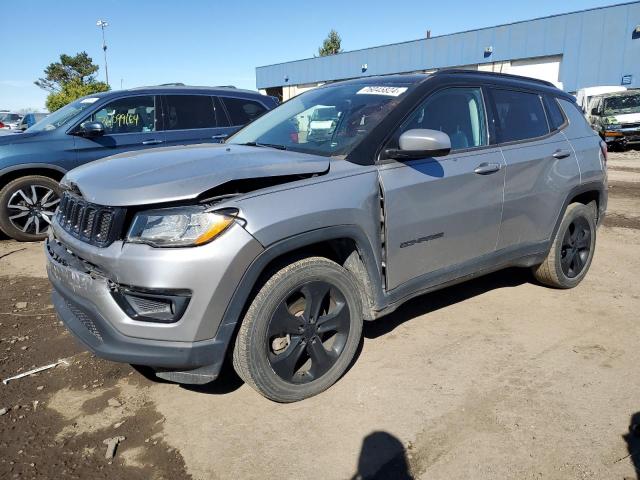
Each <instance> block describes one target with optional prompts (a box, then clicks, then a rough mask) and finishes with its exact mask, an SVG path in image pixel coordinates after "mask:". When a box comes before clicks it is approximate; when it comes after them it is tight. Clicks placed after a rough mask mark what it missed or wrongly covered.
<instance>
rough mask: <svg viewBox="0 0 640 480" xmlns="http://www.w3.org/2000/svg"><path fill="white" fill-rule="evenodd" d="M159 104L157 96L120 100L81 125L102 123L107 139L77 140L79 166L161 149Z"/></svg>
mask: <svg viewBox="0 0 640 480" xmlns="http://www.w3.org/2000/svg"><path fill="white" fill-rule="evenodd" d="M157 104H158V105H159V100H158V99H157V97H155V96H154V95H135V96H131V97H125V98H118V99H117V100H113V101H112V102H109V103H107V104H105V105H104V106H102V107H101V108H99V109H98V110H96V111H94V112H93V113H92V114H91V115H89V116H88V117H87V118H85V119H84V120H83V121H82V122H81V124H82V123H84V122H87V121H92V122H102V124H103V125H104V135H102V136H99V137H90V138H86V137H80V136H77V135H76V136H75V137H74V138H75V140H74V141H75V150H76V154H77V157H76V158H77V164H78V165H82V164H84V163H87V162H91V161H93V160H97V159H99V158H103V157H107V156H110V155H115V154H118V153H123V152H128V151H133V150H140V149H144V148H152V147H154V146H162V144H163V143H164V137H163V134H162V132H161V131H159V130H160V128H159V125H160V124H159V122H158V118H159V114H158V110H159V108H156V105H157Z"/></svg>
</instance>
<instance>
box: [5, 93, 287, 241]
mask: <svg viewBox="0 0 640 480" xmlns="http://www.w3.org/2000/svg"><path fill="white" fill-rule="evenodd" d="M276 105H277V101H276V100H275V99H274V98H273V97H268V96H265V95H260V94H258V93H257V92H252V91H248V90H239V89H235V88H230V87H222V88H220V87H217V88H212V87H211V88H210V87H187V86H182V85H181V86H176V85H172V86H157V87H142V88H135V89H131V90H121V91H113V92H105V93H98V94H95V95H91V96H88V97H84V98H81V99H79V100H76V101H75V102H73V103H70V104H69V105H66V106H65V107H63V108H61V109H60V110H57V111H55V112H53V113H51V114H50V115H48V116H47V117H45V118H44V119H42V120H41V121H39V122H37V123H36V124H35V125H33V126H32V127H30V128H28V129H27V130H25V132H24V133H22V134H20V135H7V136H3V137H0V230H2V231H4V233H5V234H6V235H8V236H10V237H12V238H15V239H16V240H23V241H33V240H42V239H43V238H45V236H46V232H47V230H48V227H49V225H50V223H51V218H52V216H53V213H54V211H55V209H56V206H57V205H58V203H59V201H60V199H59V195H60V188H59V185H58V181H59V180H60V179H61V178H62V177H63V175H64V174H65V173H66V172H67V171H68V170H71V169H72V168H75V167H77V166H79V165H82V164H85V163H87V162H91V161H93V160H97V159H99V158H103V157H107V156H109V155H115V154H118V153H123V152H128V151H131V150H142V149H147V148H152V147H158V146H165V147H170V146H175V145H188V144H193V143H215V142H220V141H221V140H222V139H224V138H226V137H227V136H229V135H230V134H232V133H234V132H235V131H236V130H238V129H239V128H240V127H242V126H243V125H245V124H247V123H249V122H250V121H252V120H254V119H255V118H257V117H259V116H260V115H262V114H263V113H264V112H266V111H267V110H270V109H272V108H274V107H275V106H276Z"/></svg>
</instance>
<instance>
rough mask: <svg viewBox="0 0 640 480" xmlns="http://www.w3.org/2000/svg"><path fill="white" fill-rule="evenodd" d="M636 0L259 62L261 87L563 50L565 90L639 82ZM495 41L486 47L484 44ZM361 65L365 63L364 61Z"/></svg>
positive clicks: (639, 12) (639, 13) (638, 3)
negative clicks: (326, 53) (325, 53)
mask: <svg viewBox="0 0 640 480" xmlns="http://www.w3.org/2000/svg"><path fill="white" fill-rule="evenodd" d="M637 25H640V1H634V2H628V3H621V4H616V5H611V6H606V7H597V8H592V9H589V10H582V11H578V12H571V13H564V14H558V15H552V16H548V17H542V18H536V19H532V20H524V21H518V22H514V23H509V24H504V25H498V26H494V27H485V28H479V29H476V30H468V31H464V32H459V33H451V34H446V35H440V36H434V37H431V38H422V39H418V40H411V41H406V42H401V43H393V44H388V45H381V46H376V47H370V48H364V49H359V50H353V51H349V52H343V53H339V54H336V55H331V56H326V57H315V58H306V59H302V60H295V61H291V62H284V63H277V64H273V65H266V66H261V67H257V68H256V85H257V87H258V88H268V87H279V86H286V85H304V84H309V83H311V84H313V83H317V82H326V81H335V80H343V79H348V78H355V77H361V76H373V75H388V74H393V73H402V72H413V71H419V70H433V69H440V68H447V67H453V66H464V65H474V64H491V63H493V62H501V61H508V60H513V59H526V58H535V57H547V56H556V55H562V56H563V60H562V64H561V69H560V77H561V78H560V80H561V81H562V82H563V84H564V88H565V90H569V91H571V90H576V89H577V88H580V87H583V86H589V85H610V84H612V85H619V84H620V83H621V75H632V79H633V80H632V85H638V86H640V38H638V37H639V36H638V35H635V34H634V33H633V32H634V29H635V27H636V26H637ZM487 47H492V52H491V53H490V54H489V55H487V54H486V53H485V49H486V48H487ZM364 65H366V67H367V68H366V69H365V70H364V71H363V68H362V67H363V66H364Z"/></svg>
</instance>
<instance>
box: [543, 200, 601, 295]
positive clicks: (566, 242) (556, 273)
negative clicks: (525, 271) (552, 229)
mask: <svg viewBox="0 0 640 480" xmlns="http://www.w3.org/2000/svg"><path fill="white" fill-rule="evenodd" d="M595 247H596V207H595V203H592V204H589V205H584V204H582V203H572V204H571V205H569V206H568V207H567V211H566V212H565V214H564V217H563V218H562V222H561V223H560V227H559V228H558V231H557V232H556V236H555V238H554V240H553V244H552V245H551V249H550V250H549V253H548V254H547V258H545V260H544V262H542V263H541V264H540V265H538V266H537V267H534V269H533V274H534V276H535V278H536V279H537V280H538V281H539V282H540V283H543V284H545V285H548V286H550V287H555V288H573V287H575V286H576V285H578V284H579V283H580V282H581V281H582V279H583V278H584V277H585V276H586V274H587V272H588V271H589V267H590V266H591V261H592V259H593V254H594V251H595Z"/></svg>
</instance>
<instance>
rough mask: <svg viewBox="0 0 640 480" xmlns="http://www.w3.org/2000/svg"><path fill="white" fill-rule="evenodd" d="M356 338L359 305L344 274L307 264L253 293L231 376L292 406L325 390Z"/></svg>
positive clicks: (321, 261)
mask: <svg viewBox="0 0 640 480" xmlns="http://www.w3.org/2000/svg"><path fill="white" fill-rule="evenodd" d="M361 336H362V304H361V298H360V295H359V292H358V287H357V283H356V281H355V279H354V278H353V277H352V275H351V274H350V273H349V272H348V271H347V270H345V269H344V268H342V267H341V266H340V265H338V264H337V263H335V262H332V261H331V260H328V259H326V258H322V257H310V258H306V259H303V260H300V261H296V262H294V263H291V264H290V265H287V266H286V267H284V268H282V269H281V270H279V271H277V272H276V273H275V274H274V275H273V276H272V277H271V278H269V279H268V280H267V281H266V283H265V284H264V286H262V288H260V290H259V291H258V293H257V295H256V296H255V298H254V299H253V301H252V302H251V305H250V306H249V309H248V310H247V313H246V315H245V316H244V319H243V321H242V324H241V326H240V330H239V332H238V336H237V338H236V342H235V348H234V350H233V366H234V368H235V370H236V372H237V373H238V375H239V376H240V377H241V378H242V379H243V380H244V381H245V382H246V383H247V384H249V385H250V386H251V387H253V388H254V389H255V390H257V391H258V392H259V393H260V394H262V395H263V396H265V397H266V398H269V399H271V400H274V401H276V402H282V403H288V402H296V401H298V400H302V399H304V398H308V397H311V396H313V395H317V394H318V393H320V392H322V391H324V390H326V389H327V388H329V387H330V386H331V385H333V384H334V383H335V382H336V381H337V380H338V379H339V378H340V377H341V376H342V375H343V374H344V372H345V371H346V370H347V368H349V366H350V364H351V362H352V361H353V357H354V356H355V354H356V351H357V349H358V345H359V343H360V338H361Z"/></svg>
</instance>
